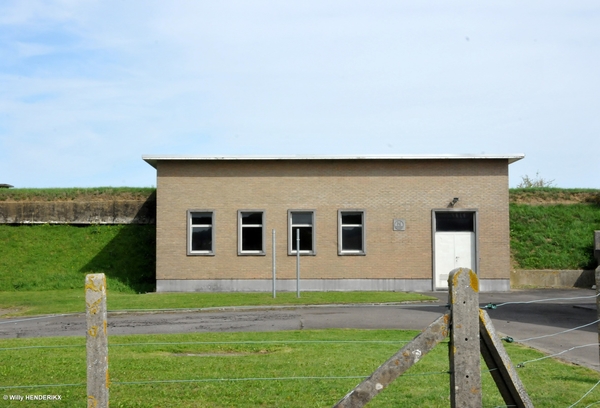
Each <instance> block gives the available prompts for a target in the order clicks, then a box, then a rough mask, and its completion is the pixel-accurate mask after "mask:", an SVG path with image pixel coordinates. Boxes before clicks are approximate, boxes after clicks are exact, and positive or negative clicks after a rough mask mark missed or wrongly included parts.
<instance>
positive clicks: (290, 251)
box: [288, 209, 317, 256]
mask: <svg viewBox="0 0 600 408" xmlns="http://www.w3.org/2000/svg"><path fill="white" fill-rule="evenodd" d="M293 213H310V214H311V218H312V219H311V221H312V224H311V228H312V234H311V235H312V249H311V250H310V251H306V250H300V256H305V255H309V256H315V255H317V241H316V238H317V234H316V230H317V228H316V218H317V217H316V213H317V212H316V210H311V209H306V210H304V209H295V210H288V255H293V256H296V250H294V249H292V248H293V243H294V242H296V237H295V236H292V233H293V231H294V227H295V226H297V225H300V226H306V224H293V223H292V214H293Z"/></svg>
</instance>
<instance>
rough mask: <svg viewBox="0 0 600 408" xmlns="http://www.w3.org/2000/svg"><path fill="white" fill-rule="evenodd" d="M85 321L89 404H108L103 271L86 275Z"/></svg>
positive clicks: (102, 405) (101, 406)
mask: <svg viewBox="0 0 600 408" xmlns="http://www.w3.org/2000/svg"><path fill="white" fill-rule="evenodd" d="M85 304H86V311H85V320H86V322H87V333H86V354H87V401H88V404H87V406H88V407H97V408H107V407H108V386H109V379H108V335H107V332H106V277H105V276H104V274H103V273H97V274H89V275H87V276H86V277H85Z"/></svg>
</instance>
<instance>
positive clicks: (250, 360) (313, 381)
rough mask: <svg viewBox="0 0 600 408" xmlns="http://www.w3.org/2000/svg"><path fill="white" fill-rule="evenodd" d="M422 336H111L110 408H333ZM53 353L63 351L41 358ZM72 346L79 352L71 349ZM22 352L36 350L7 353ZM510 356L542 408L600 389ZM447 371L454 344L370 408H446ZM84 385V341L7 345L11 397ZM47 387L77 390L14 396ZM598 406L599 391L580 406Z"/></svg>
mask: <svg viewBox="0 0 600 408" xmlns="http://www.w3.org/2000/svg"><path fill="white" fill-rule="evenodd" d="M416 334H417V333H416V332H412V331H397V330H317V331H287V332H274V333H201V334H186V335H154V336H147V335H136V336H112V337H110V341H109V354H110V377H111V388H110V400H111V406H113V407H148V406H156V407H167V406H168V407H176V408H179V407H198V406H202V407H291V408H293V407H325V406H329V407H330V406H332V405H333V404H334V403H335V402H337V401H338V400H339V399H340V398H342V397H343V396H344V395H345V394H346V393H347V392H348V391H350V390H351V389H352V388H354V386H355V385H356V384H358V383H359V382H360V381H361V380H362V379H363V378H364V377H367V376H368V375H370V374H371V373H372V372H373V371H374V370H375V369H376V368H377V367H378V366H379V365H380V364H381V363H382V362H384V361H385V360H387V359H388V358H389V357H390V356H391V355H393V354H394V353H395V352H396V351H397V350H399V349H400V348H401V347H402V346H403V345H404V344H405V343H406V342H408V341H410V340H411V339H412V338H413V337H414V336H415V335H416ZM152 343H155V344H152ZM156 343H162V344H156ZM182 343H187V344H182ZM52 345H56V346H61V348H37V347H39V346H52ZM69 345H73V346H75V347H71V348H69V347H64V346H69ZM14 347H31V348H26V349H7V348H14ZM506 349H507V351H508V354H509V355H510V357H511V359H512V361H513V362H515V364H517V363H521V362H529V363H527V364H525V366H524V368H521V369H519V370H518V373H519V376H520V378H521V380H522V381H523V383H524V386H525V388H526V390H527V391H528V393H529V395H530V397H531V399H532V402H533V404H534V405H535V406H540V407H561V408H562V407H566V406H571V404H573V403H575V402H576V401H577V400H579V398H580V397H582V396H583V395H584V394H585V393H586V392H587V391H588V390H589V389H590V388H592V386H593V385H594V384H595V383H596V382H597V381H598V380H599V379H600V376H599V374H598V373H597V372H595V371H592V370H589V369H585V368H582V367H577V366H572V365H568V364H563V363H560V362H558V361H556V360H553V359H544V360H541V361H536V362H530V361H531V360H536V359H539V358H541V357H543V354H541V353H539V352H537V351H534V350H531V349H528V348H525V347H523V346H519V345H515V344H507V345H506ZM448 367H449V365H448V343H441V344H439V345H438V346H437V347H435V348H434V349H433V351H432V352H430V353H429V354H427V355H426V356H425V357H424V358H422V359H421V360H420V361H419V362H418V363H417V364H415V365H414V366H413V367H412V368H411V369H410V370H409V371H408V372H407V373H406V374H405V375H403V376H401V377H400V378H398V379H397V380H396V381H394V382H393V383H392V385H391V386H390V387H388V388H387V389H385V390H384V391H383V392H382V393H381V394H379V395H378V396H377V397H376V398H375V399H374V400H373V401H372V402H371V403H370V404H369V406H370V407H398V406H406V407H408V406H410V407H447V406H449V403H450V402H449V395H450V390H449V375H448ZM484 367H485V364H483V363H482V369H483V368H484ZM343 377H356V378H343ZM178 380H179V381H180V382H178ZM482 380H483V381H482V382H483V406H486V407H495V406H504V405H505V404H504V402H503V400H502V398H501V397H500V395H499V393H498V391H497V389H496V387H495V384H494V383H493V380H492V379H491V376H490V374H489V372H486V371H485V370H483V373H482ZM160 381H163V382H160ZM85 383H86V357H85V339H84V338H80V337H68V338H67V337H63V338H35V339H11V340H0V384H1V386H0V388H1V389H2V393H3V394H5V395H14V394H18V395H32V394H37V395H39V394H41V395H60V396H61V402H60V404H61V405H62V406H80V405H85V402H84V401H86V388H85ZM44 384H48V385H50V384H77V385H76V386H58V387H43V386H35V387H31V388H10V387H11V386H17V385H18V386H29V385H44ZM7 387H8V388H7ZM599 398H600V391H598V390H595V391H593V392H592V393H591V394H589V395H588V396H586V397H585V399H583V400H582V401H581V402H580V403H579V404H581V406H588V405H589V404H592V403H594V402H595V401H597V400H598V399H599ZM3 402H6V405H7V406H12V405H15V406H17V405H18V404H17V403H16V402H11V401H3ZM21 404H22V403H21ZM19 406H20V405H19Z"/></svg>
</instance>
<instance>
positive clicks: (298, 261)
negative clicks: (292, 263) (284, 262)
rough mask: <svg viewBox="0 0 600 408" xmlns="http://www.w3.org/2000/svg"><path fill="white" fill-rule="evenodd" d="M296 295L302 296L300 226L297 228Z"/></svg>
mask: <svg viewBox="0 0 600 408" xmlns="http://www.w3.org/2000/svg"><path fill="white" fill-rule="evenodd" d="M296 297H297V298H299V297H300V228H298V229H297V230H296Z"/></svg>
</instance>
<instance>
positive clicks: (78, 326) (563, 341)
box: [0, 289, 600, 371]
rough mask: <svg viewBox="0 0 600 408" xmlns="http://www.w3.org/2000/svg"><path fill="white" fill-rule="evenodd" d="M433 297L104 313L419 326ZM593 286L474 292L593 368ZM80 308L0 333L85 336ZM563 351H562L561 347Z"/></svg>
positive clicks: (127, 326) (534, 342)
mask: <svg viewBox="0 0 600 408" xmlns="http://www.w3.org/2000/svg"><path fill="white" fill-rule="evenodd" d="M424 294H426V295H431V296H434V297H436V298H438V299H439V301H438V302H430V303H414V304H402V305H398V304H395V305H345V306H343V305H328V306H294V307H264V308H263V307H251V308H247V307H233V308H222V309H210V310H192V311H162V312H151V313H149V312H144V313H142V312H127V313H121V312H119V313H109V317H108V332H109V335H110V336H118V335H126V334H159V333H190V332H236V331H254V332H261V331H279V330H302V329H304V330H308V329H327V328H357V329H411V330H423V329H424V328H426V327H427V326H428V325H429V324H430V323H431V322H433V321H434V320H435V319H436V318H437V317H439V316H440V315H441V314H443V313H445V312H446V311H447V310H448V308H447V306H446V305H447V301H448V294H447V293H446V292H429V293H424ZM595 296H596V292H595V291H594V290H591V289H547V290H514V291H511V292H500V293H481V294H480V305H482V306H484V305H487V304H494V305H496V307H495V308H492V309H489V310H487V311H488V314H489V315H490V317H491V319H492V321H493V324H494V327H495V328H496V331H497V332H498V333H499V334H500V335H501V336H502V337H504V336H509V337H512V338H513V339H514V340H515V341H516V342H520V343H523V344H526V345H528V346H531V347H534V348H536V349H539V350H542V351H544V352H546V353H548V354H558V353H562V354H560V355H559V356H558V358H560V359H562V360H565V361H568V362H571V363H574V364H578V365H582V366H586V367H590V368H592V369H595V370H597V371H600V364H599V358H598V356H599V347H598V324H597V322H596V320H597V319H598V312H597V309H596V298H595ZM85 332H86V328H85V315H83V314H71V315H53V316H36V317H21V318H3V319H0V338H15V337H47V336H85ZM567 350H568V351H567Z"/></svg>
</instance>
